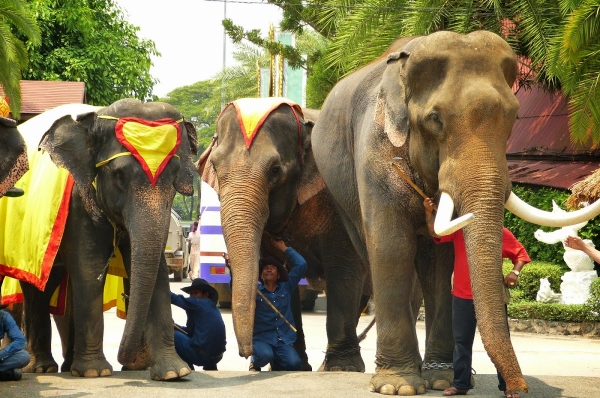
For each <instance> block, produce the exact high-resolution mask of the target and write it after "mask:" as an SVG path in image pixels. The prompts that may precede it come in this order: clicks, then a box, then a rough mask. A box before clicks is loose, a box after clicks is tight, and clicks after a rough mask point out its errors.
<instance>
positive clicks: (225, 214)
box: [206, 99, 371, 372]
mask: <svg viewBox="0 0 600 398" xmlns="http://www.w3.org/2000/svg"><path fill="white" fill-rule="evenodd" d="M256 101H260V100H258V99H257V100H256ZM297 113H299V112H297ZM317 117H318V111H314V110H309V109H305V110H304V115H303V116H302V114H300V115H299V119H296V117H295V115H294V113H293V111H292V107H291V106H289V105H288V104H283V105H280V106H279V107H278V108H276V109H275V110H274V111H273V112H272V113H270V114H269V115H268V117H267V118H266V119H265V122H264V124H263V125H262V127H261V128H260V130H258V133H257V134H256V137H255V139H254V141H253V143H252V145H251V147H250V148H249V149H248V148H247V147H246V144H245V142H244V139H243V134H242V132H241V129H240V124H239V123H238V119H237V115H236V110H235V108H234V107H233V106H230V107H228V108H227V109H225V110H224V112H223V113H222V114H221V116H220V118H219V120H218V122H217V129H216V131H217V134H218V146H217V147H216V149H214V150H213V152H212V153H211V155H210V158H209V164H210V165H209V166H206V167H214V171H215V172H216V175H217V178H218V189H219V196H220V200H221V222H222V227H223V234H224V237H225V242H226V244H227V249H228V252H229V259H230V263H231V268H232V277H233V283H232V287H233V292H232V293H233V297H232V314H233V322H234V328H235V332H236V337H237V340H238V346H239V347H240V355H241V356H244V357H248V356H250V355H251V354H252V329H253V324H254V310H255V297H256V283H257V276H258V262H259V258H260V256H261V237H262V236H263V233H264V232H267V233H269V234H270V235H272V236H278V237H283V238H284V239H285V240H286V241H287V242H288V245H290V246H292V247H294V248H295V249H296V250H297V251H298V252H299V253H300V254H302V256H303V257H304V258H305V259H306V260H307V263H308V270H307V273H306V277H307V279H308V280H309V282H311V281H313V282H316V281H322V280H323V279H324V280H325V281H326V291H327V336H328V347H327V354H326V360H325V362H324V363H323V366H322V369H323V370H344V371H360V372H364V369H365V368H364V362H363V360H362V358H361V356H360V347H359V345H358V340H357V336H356V326H357V321H358V316H359V314H360V310H361V308H360V307H361V299H363V301H364V297H363V296H367V297H366V298H367V299H368V296H370V289H371V286H370V277H369V274H368V267H367V266H366V265H363V263H362V261H361V259H360V257H359V256H358V255H357V253H356V252H355V250H354V249H353V246H352V243H351V242H350V240H349V238H348V236H347V234H346V233H345V231H344V228H343V225H342V224H341V222H340V219H339V217H337V215H336V212H335V206H334V203H333V201H332V200H331V196H330V195H329V192H328V191H327V189H325V188H324V186H323V185H322V180H321V178H320V176H319V175H318V172H317V170H316V168H315V164H314V159H313V156H312V150H311V147H310V134H311V130H312V127H313V122H314V120H316V118H317ZM299 129H300V130H299ZM299 137H301V138H300V139H299ZM299 141H300V142H299ZM267 246H268V239H267V240H266V243H265V242H263V245H262V250H263V251H264V250H267V251H269V250H271V253H272V254H274V255H279V256H280V258H282V257H281V256H282V253H281V252H279V251H277V249H276V248H273V247H271V248H269V247H267ZM273 250H274V251H273ZM365 286H366V287H365ZM322 288H323V286H322V285H321V286H319V289H322ZM365 304H366V303H364V302H363V304H362V305H363V307H364V305H365Z"/></svg>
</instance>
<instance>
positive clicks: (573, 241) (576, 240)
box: [563, 236, 586, 250]
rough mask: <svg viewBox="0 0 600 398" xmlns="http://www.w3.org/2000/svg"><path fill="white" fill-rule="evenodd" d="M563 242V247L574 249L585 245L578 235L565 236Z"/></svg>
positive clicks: (580, 248) (582, 247)
mask: <svg viewBox="0 0 600 398" xmlns="http://www.w3.org/2000/svg"><path fill="white" fill-rule="evenodd" d="M563 243H564V244H565V247H568V248H570V249H575V250H583V249H584V248H585V246H586V244H585V242H584V241H583V239H581V238H580V237H579V236H567V238H566V239H565V240H564V242H563Z"/></svg>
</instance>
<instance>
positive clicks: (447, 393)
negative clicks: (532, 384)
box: [443, 386, 519, 398]
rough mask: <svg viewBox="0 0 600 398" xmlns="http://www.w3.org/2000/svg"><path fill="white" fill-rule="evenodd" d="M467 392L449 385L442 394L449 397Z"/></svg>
mask: <svg viewBox="0 0 600 398" xmlns="http://www.w3.org/2000/svg"><path fill="white" fill-rule="evenodd" d="M468 392H469V390H460V389H458V388H456V387H454V386H451V387H448V388H446V389H445V390H444V392H443V395H444V396H445V397H449V396H452V395H467V393H468ZM507 398H511V397H507ZM514 398H519V397H514Z"/></svg>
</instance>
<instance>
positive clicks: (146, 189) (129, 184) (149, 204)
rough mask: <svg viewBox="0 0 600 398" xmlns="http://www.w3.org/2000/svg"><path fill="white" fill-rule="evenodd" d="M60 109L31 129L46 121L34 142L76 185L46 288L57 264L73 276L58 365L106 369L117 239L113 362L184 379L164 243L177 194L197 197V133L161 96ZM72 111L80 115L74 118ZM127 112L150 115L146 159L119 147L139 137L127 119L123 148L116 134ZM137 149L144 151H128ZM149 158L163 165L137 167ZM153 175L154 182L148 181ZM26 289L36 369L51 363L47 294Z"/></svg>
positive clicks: (83, 371)
mask: <svg viewBox="0 0 600 398" xmlns="http://www.w3.org/2000/svg"><path fill="white" fill-rule="evenodd" d="M57 109H58V108H57ZM50 112H52V111H50ZM57 112H58V111H54V112H53V113H52V114H48V115H46V116H45V114H42V115H40V116H38V117H37V118H44V117H46V118H49V119H50V120H48V121H44V120H43V119H40V120H42V121H44V123H37V124H35V126H38V127H39V126H46V128H47V130H44V131H46V133H45V134H44V136H43V138H42V140H41V142H40V148H41V149H43V150H45V151H47V152H48V153H49V154H50V157H51V159H52V161H53V162H54V163H55V164H56V165H58V166H60V167H63V168H66V169H67V170H68V171H69V173H70V174H71V175H72V176H73V179H74V182H75V183H74V186H73V190H72V193H71V200H70V206H69V212H68V216H67V219H66V224H65V227H64V234H63V236H62V240H61V241H60V247H59V249H58V254H57V257H56V260H55V265H54V267H53V269H52V273H51V278H50V279H49V281H48V284H47V285H46V291H50V292H52V291H53V288H54V287H55V286H56V285H57V283H58V282H57V281H56V280H57V278H53V277H52V275H53V274H54V273H55V272H58V270H59V269H61V268H64V269H66V270H67V271H68V272H69V277H70V287H71V288H72V290H71V291H72V292H73V294H72V296H74V300H73V302H72V305H73V314H72V316H73V327H74V330H73V334H72V336H73V348H72V352H73V358H72V364H71V366H70V369H64V367H63V370H70V372H71V374H72V375H74V376H86V377H97V376H108V375H111V374H112V367H111V365H110V364H109V363H108V361H107V360H106V358H105V356H104V353H103V349H102V344H103V332H102V331H103V328H104V324H103V312H102V311H103V308H102V302H103V286H104V280H105V277H106V266H107V262H108V260H109V259H110V258H111V256H112V254H113V252H114V250H115V247H114V242H115V238H116V242H118V243H117V245H118V248H119V250H120V252H121V254H122V256H123V260H124V265H125V269H126V271H127V275H128V279H126V280H125V293H126V294H127V295H126V296H124V297H127V299H128V301H127V320H126V324H125V330H124V333H123V337H122V340H121V345H120V348H119V354H118V359H119V362H121V363H122V364H123V365H124V366H125V367H126V368H129V369H139V368H143V369H146V368H149V369H150V377H151V378H152V379H154V380H167V379H174V378H180V377H183V376H186V375H187V374H189V373H190V372H191V371H190V369H189V368H188V366H187V364H186V363H185V362H184V361H182V360H181V359H180V358H179V356H178V355H177V353H176V352H175V346H174V343H173V324H172V316H171V305H170V299H169V290H170V289H169V277H168V271H167V266H166V262H165V258H164V247H165V244H166V240H167V233H168V228H169V221H170V217H171V207H172V202H173V198H174V195H175V192H176V191H178V192H180V193H182V194H184V195H191V194H192V193H193V185H192V182H193V175H194V174H195V173H196V170H195V167H194V164H193V161H192V155H193V154H195V153H196V152H197V141H196V132H195V131H192V130H189V127H188V128H186V125H185V123H184V121H183V117H182V115H181V114H180V112H179V111H177V110H176V109H175V108H173V107H172V106H171V105H168V104H165V103H160V102H150V103H142V102H140V101H138V100H134V99H123V100H119V101H117V102H115V103H114V104H112V105H110V106H108V107H106V108H98V107H91V106H86V105H78V106H77V107H76V111H69V110H68V109H67V110H66V111H62V114H60V115H58V116H57ZM74 112H75V113H74ZM73 113H74V114H75V115H76V116H73V117H72V116H71V115H72V114H73ZM126 117H135V118H139V119H137V120H136V121H134V122H133V123H141V122H138V120H140V119H141V120H143V121H148V122H144V123H146V124H147V125H149V126H151V127H152V128H154V129H153V130H152V133H148V134H151V137H152V140H148V138H143V139H142V138H140V140H141V141H142V142H148V141H152V142H153V143H155V142H160V143H162V145H163V146H162V147H159V146H158V145H155V146H152V147H151V149H144V150H141V149H140V150H139V151H138V152H139V154H140V156H146V157H144V162H146V163H144V162H142V161H141V160H138V158H137V157H134V156H132V155H131V152H132V151H131V149H130V148H129V147H127V146H125V145H126V144H127V145H130V144H131V143H132V142H135V139H136V138H135V137H142V136H143V135H140V136H133V137H134V138H131V137H132V135H133V134H135V131H138V130H135V129H133V130H129V129H128V125H127V124H124V126H123V130H122V133H121V135H122V136H124V137H125V138H126V139H127V140H128V141H127V143H123V144H122V142H124V141H122V140H121V137H120V136H119V133H118V132H119V131H120V130H119V129H117V128H116V127H115V126H117V125H118V124H119V123H120V122H121V121H119V122H118V121H117V119H121V118H126ZM34 119H35V118H34ZM34 119H32V120H34ZM160 119H171V122H170V123H171V124H170V125H169V127H168V128H166V127H164V126H163V127H156V125H155V124H152V123H153V121H158V120H160ZM127 123H130V122H127ZM136 125H138V124H134V126H136ZM25 128H26V127H25ZM116 132H117V133H116ZM144 137H148V136H144ZM156 137H161V138H160V139H159V138H156ZM178 140H179V144H176V142H178ZM131 145H133V144H131ZM136 145H139V144H136ZM141 145H143V144H141ZM137 148H142V147H139V146H138V147H135V148H134V149H136V150H137ZM157 148H158V149H157ZM165 148H167V149H165ZM144 151H145V152H144ZM169 151H170V152H169ZM128 152H129V153H128ZM142 152H143V154H142ZM115 155H117V156H115ZM152 156H155V157H157V158H159V159H163V160H162V166H161V167H162V169H161V168H158V169H154V170H155V172H154V174H149V172H148V170H147V169H150V170H152V168H151V167H150V166H148V168H147V169H144V168H143V166H144V164H148V165H150V164H154V163H151V162H152V161H154V160H153V159H154V158H152ZM160 170H162V171H160ZM150 176H154V178H155V180H154V182H153V183H152V180H151V178H150ZM26 194H35V193H34V192H30V193H26ZM38 194H39V193H38ZM42 195H43V193H42ZM113 225H115V226H116V231H115V229H114V228H113ZM58 265H64V267H61V266H58ZM22 285H23V291H24V295H25V306H26V310H25V314H26V328H27V331H28V339H29V341H30V346H31V349H32V351H34V354H35V357H36V358H38V359H40V362H39V363H38V364H34V365H33V366H32V370H33V371H36V372H40V371H42V372H43V371H47V370H48V369H49V368H50V367H51V365H52V363H53V362H54V360H53V359H52V355H51V351H50V348H51V347H50V336H51V334H50V323H49V319H48V314H47V310H45V309H44V308H47V305H48V304H47V303H48V300H49V294H48V293H46V292H39V291H38V290H37V289H35V288H31V287H27V286H26V284H23V283H22ZM50 289H52V290H50ZM50 294H51V293H50ZM44 303H45V304H44ZM44 305H45V306H46V307H44ZM65 360H66V363H70V361H71V359H70V358H65Z"/></svg>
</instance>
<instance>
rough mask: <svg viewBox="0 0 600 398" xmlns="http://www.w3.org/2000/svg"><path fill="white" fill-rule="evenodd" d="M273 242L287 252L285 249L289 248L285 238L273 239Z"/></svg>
mask: <svg viewBox="0 0 600 398" xmlns="http://www.w3.org/2000/svg"><path fill="white" fill-rule="evenodd" d="M273 244H274V245H275V246H276V247H277V248H278V249H279V250H281V251H282V252H285V250H286V249H287V248H288V247H287V246H286V244H285V242H284V241H283V239H273Z"/></svg>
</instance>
